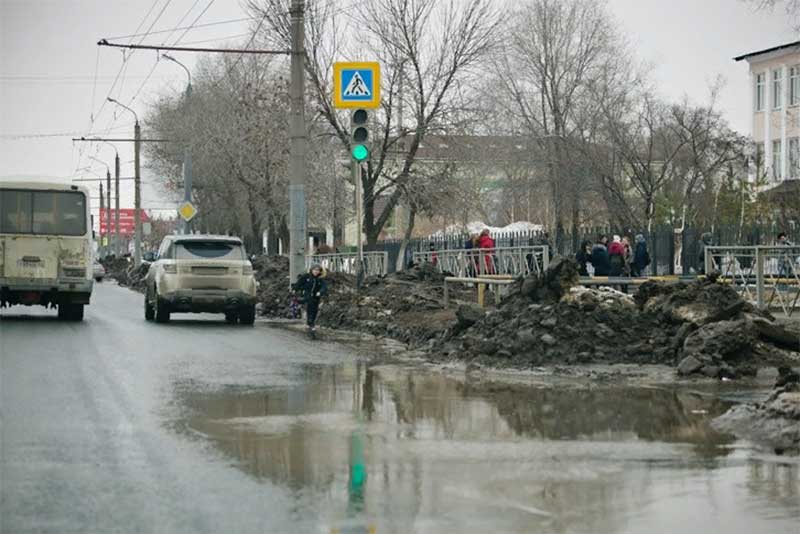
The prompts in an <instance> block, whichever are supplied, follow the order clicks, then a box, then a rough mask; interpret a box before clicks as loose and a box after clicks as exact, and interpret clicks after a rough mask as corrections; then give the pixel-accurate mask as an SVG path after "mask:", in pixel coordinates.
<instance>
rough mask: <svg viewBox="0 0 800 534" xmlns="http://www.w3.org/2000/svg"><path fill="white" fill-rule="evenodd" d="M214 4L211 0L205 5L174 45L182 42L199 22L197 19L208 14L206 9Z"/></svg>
mask: <svg viewBox="0 0 800 534" xmlns="http://www.w3.org/2000/svg"><path fill="white" fill-rule="evenodd" d="M213 4H214V0H211V1H210V2H209V3H208V5H207V6H206V7H205V9H203V11H201V12H200V14H199V15H197V17H195V19H194V20H193V21H192V23H191V24H189V27H188V28H186V31H184V32H183V33H182V34H181V36H180V37H178V39H177V40H176V41H175V42H174V43H172V44H173V46H174V45H176V44H178V43H180V42H181V39H183V38H184V37H186V34H187V33H189V31H190V30H191V29H192V28H193V27H194V25H195V24H197V21H198V20H200V17H202V16H203V15H205V14H206V11H208V9H209V8H210V7H211V6H212V5H213ZM164 42H166V39H165V40H164Z"/></svg>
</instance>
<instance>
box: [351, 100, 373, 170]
mask: <svg viewBox="0 0 800 534" xmlns="http://www.w3.org/2000/svg"><path fill="white" fill-rule="evenodd" d="M368 123H369V113H367V110H366V109H360V108H359V109H354V110H353V111H352V113H351V114H350V155H351V156H353V159H354V160H356V161H358V162H361V161H364V160H366V159H367V158H369V146H368V143H369V128H368Z"/></svg>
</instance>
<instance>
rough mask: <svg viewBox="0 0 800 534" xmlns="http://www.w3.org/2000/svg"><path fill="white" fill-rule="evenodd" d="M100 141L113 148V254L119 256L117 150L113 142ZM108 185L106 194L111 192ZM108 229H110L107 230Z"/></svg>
mask: <svg viewBox="0 0 800 534" xmlns="http://www.w3.org/2000/svg"><path fill="white" fill-rule="evenodd" d="M100 142H101V143H105V144H106V145H108V146H110V147H111V148H113V149H114V193H115V194H114V222H115V223H116V224H115V225H114V254H115V255H116V256H117V257H119V256H120V252H121V251H120V244H121V243H122V239H121V238H120V234H119V151H118V150H117V145H115V144H114V143H110V142H108V141H105V140H100ZM110 189H111V188H110V187H109V192H108V194H109V195H110V194H111V191H110ZM108 228H109V229H110V228H111V202H110V201H109V203H108ZM109 231H110V230H109Z"/></svg>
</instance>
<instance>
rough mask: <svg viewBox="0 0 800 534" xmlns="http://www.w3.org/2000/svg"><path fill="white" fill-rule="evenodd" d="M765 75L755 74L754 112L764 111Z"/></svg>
mask: <svg viewBox="0 0 800 534" xmlns="http://www.w3.org/2000/svg"><path fill="white" fill-rule="evenodd" d="M764 78H765V75H764V73H763V72H761V73H759V74H756V94H755V98H756V102H755V104H756V111H764V89H765V87H764V86H765V85H766V84H765V80H764Z"/></svg>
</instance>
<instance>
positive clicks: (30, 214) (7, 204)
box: [0, 189, 86, 236]
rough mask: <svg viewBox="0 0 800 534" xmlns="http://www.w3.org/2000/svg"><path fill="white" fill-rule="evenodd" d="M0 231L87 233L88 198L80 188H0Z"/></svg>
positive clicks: (79, 234)
mask: <svg viewBox="0 0 800 534" xmlns="http://www.w3.org/2000/svg"><path fill="white" fill-rule="evenodd" d="M0 233H3V234H33V235H40V234H43V235H67V236H82V235H85V234H86V197H85V196H84V194H83V193H81V192H77V191H38V190H33V191H31V190H23V189H0Z"/></svg>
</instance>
